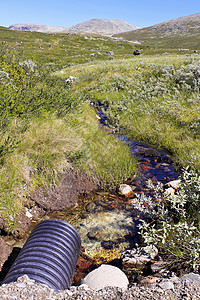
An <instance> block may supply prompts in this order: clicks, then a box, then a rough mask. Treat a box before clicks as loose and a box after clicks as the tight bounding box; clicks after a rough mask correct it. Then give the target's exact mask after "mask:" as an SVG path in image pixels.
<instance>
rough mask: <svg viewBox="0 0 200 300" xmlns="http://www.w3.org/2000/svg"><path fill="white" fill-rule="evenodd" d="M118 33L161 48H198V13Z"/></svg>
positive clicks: (199, 34)
mask: <svg viewBox="0 0 200 300" xmlns="http://www.w3.org/2000/svg"><path fill="white" fill-rule="evenodd" d="M118 35H119V36H121V37H123V38H125V39H127V40H132V41H139V42H144V43H148V44H150V45H152V46H155V45H156V46H157V47H161V48H162V47H163V48H176V47H177V48H181V47H184V48H185V47H186V48H190V49H191V48H194V49H195V48H197V49H200V13H198V14H194V15H190V16H186V17H181V18H177V19H173V20H169V21H165V22H163V23H160V24H156V25H154V26H150V27H146V28H142V29H138V30H136V31H135V30H134V31H131V32H126V33H122V34H118Z"/></svg>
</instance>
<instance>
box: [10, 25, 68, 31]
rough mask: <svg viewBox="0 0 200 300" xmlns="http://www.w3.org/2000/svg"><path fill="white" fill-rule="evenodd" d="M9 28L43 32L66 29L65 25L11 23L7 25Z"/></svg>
mask: <svg viewBox="0 0 200 300" xmlns="http://www.w3.org/2000/svg"><path fill="white" fill-rule="evenodd" d="M9 29H13V30H27V31H37V32H44V33H53V32H63V31H67V30H68V28H66V27H58V26H48V25H38V24H13V25H11V26H9Z"/></svg>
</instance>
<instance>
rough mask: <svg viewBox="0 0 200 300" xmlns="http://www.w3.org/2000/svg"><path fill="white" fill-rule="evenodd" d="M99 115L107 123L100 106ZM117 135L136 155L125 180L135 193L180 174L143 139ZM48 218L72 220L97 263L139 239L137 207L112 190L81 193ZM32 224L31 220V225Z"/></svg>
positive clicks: (112, 258) (21, 243)
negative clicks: (134, 165)
mask: <svg viewBox="0 0 200 300" xmlns="http://www.w3.org/2000/svg"><path fill="white" fill-rule="evenodd" d="M99 115H100V117H101V126H107V117H106V115H105V114H103V113H102V111H101V110H100V109H99ZM107 128H108V127H107ZM119 139H120V140H121V141H123V142H125V143H128V145H129V147H130V149H131V151H132V153H133V155H134V156H135V157H137V159H138V169H139V173H138V175H137V176H133V178H132V179H130V180H129V182H128V184H129V185H130V186H132V187H133V189H134V192H135V193H143V192H144V193H146V194H152V191H150V190H149V188H148V186H147V180H148V179H151V180H152V182H153V183H154V184H156V183H157V182H162V183H163V184H165V183H167V182H169V181H171V180H175V179H177V178H178V177H179V174H178V173H177V172H176V170H175V168H174V165H173V161H172V159H171V157H170V156H169V155H168V154H166V153H164V152H162V151H159V150H157V149H155V148H153V147H150V146H148V145H145V144H143V143H139V142H134V141H130V140H128V139H127V138H126V137H125V136H123V135H121V136H119ZM133 197H134V195H133ZM48 218H58V219H62V220H65V221H67V222H69V223H70V224H72V225H73V226H74V227H75V228H76V229H77V231H78V232H79V234H80V236H81V240H82V246H83V248H84V251H85V253H86V255H88V257H91V258H93V259H94V260H95V261H96V262H97V263H102V262H110V261H113V260H116V259H119V258H120V254H121V253H122V252H123V251H124V250H125V249H131V248H133V247H134V245H135V243H139V242H140V236H139V234H138V228H137V225H138V224H139V219H138V211H136V210H135V209H134V207H133V205H132V203H131V199H129V198H125V197H121V196H119V195H118V194H117V193H115V192H114V193H106V192H104V191H96V192H93V193H90V194H89V195H86V196H80V197H79V200H78V205H77V207H76V208H72V209H68V210H66V211H57V212H53V213H51V214H49V215H47V216H45V217H44V218H43V219H48ZM39 221H41V219H40V220H39ZM35 225H36V223H34V222H33V226H32V228H33V227H34V226H35ZM24 242H25V239H24V240H21V241H18V242H17V243H16V244H15V245H14V246H15V247H16V246H18V247H22V245H23V243H24Z"/></svg>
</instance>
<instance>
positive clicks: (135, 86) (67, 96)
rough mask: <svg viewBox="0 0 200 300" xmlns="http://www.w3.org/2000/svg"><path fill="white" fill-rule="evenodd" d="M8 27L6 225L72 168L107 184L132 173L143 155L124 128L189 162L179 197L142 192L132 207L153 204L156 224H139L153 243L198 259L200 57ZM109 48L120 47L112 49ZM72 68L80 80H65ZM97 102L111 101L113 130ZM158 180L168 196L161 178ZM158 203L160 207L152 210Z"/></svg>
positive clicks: (1, 134) (1, 79)
mask: <svg viewBox="0 0 200 300" xmlns="http://www.w3.org/2000/svg"><path fill="white" fill-rule="evenodd" d="M1 31H2V32H3V33H4V34H5V36H7V39H6V38H5V40H6V43H3V44H2V46H1V51H0V83H1V84H0V93H1V98H0V213H1V217H2V218H3V219H4V220H6V222H7V229H9V230H11V231H12V230H13V229H14V228H15V226H16V224H17V217H18V214H19V212H20V210H22V209H23V206H24V205H25V203H26V197H27V196H28V195H29V194H30V193H31V191H33V190H34V189H35V188H36V187H41V188H47V187H48V186H55V185H56V184H57V183H58V182H59V180H60V178H61V177H62V174H64V173H65V172H67V170H68V169H69V168H74V169H77V170H80V171H83V172H85V173H87V174H90V175H91V176H93V178H94V180H95V181H96V182H97V184H98V185H99V186H100V187H101V188H104V189H111V188H113V187H114V186H115V185H117V184H119V183H122V182H124V181H125V180H126V179H127V178H129V177H133V175H134V174H135V173H136V172H137V162H136V159H135V158H134V157H133V156H132V154H131V152H130V149H129V148H128V145H126V144H125V143H122V142H121V141H120V140H118V138H117V133H118V132H119V131H120V133H122V134H125V135H126V136H128V137H129V138H130V139H133V140H138V141H143V142H146V143H149V144H151V145H154V146H156V147H158V148H159V149H165V150H168V151H169V152H170V153H171V154H172V156H173V157H174V159H175V162H176V165H177V168H179V170H181V169H182V168H185V171H184V172H183V183H182V185H181V186H180V190H179V191H178V192H177V196H176V197H175V198H173V199H171V198H170V197H166V199H165V201H157V202H156V204H155V202H154V201H153V200H152V199H150V198H148V199H146V198H145V199H143V198H142V197H141V196H140V197H139V196H138V197H137V198H138V201H136V203H135V206H137V207H138V209H139V208H140V209H141V210H143V209H144V205H143V203H144V202H145V203H147V202H148V203H149V205H148V208H150V209H149V211H148V214H149V219H147V221H148V220H150V221H151V223H148V222H143V225H141V226H142V229H141V230H142V234H143V237H144V240H145V242H146V243H152V242H153V243H156V244H157V245H158V246H159V248H160V249H165V251H167V249H168V250H169V251H170V253H171V254H174V256H176V257H186V258H189V260H190V261H191V262H192V264H193V265H195V264H196V262H197V261H198V259H199V250H198V249H199V244H200V242H199V241H200V240H199V230H200V228H199V225H200V224H199V215H200V212H199V191H200V183H199V181H200V179H199V178H200V177H199V168H200V135H199V134H200V104H199V103H200V99H199V89H200V58H199V56H198V55H182V54H178V53H177V54H174V51H171V52H172V53H171V54H169V55H159V51H158V53H157V54H156V55H152V53H150V52H149V49H148V47H147V48H146V50H145V47H144V50H143V54H142V55H141V56H139V57H134V56H133V55H132V54H131V53H133V50H134V49H135V46H134V45H133V44H130V43H126V42H122V41H113V40H111V39H106V38H102V37H91V36H90V37H88V38H85V37H84V36H78V35H70V36H66V35H59V34H56V35H55V34H54V35H45V34H40V33H30V32H29V33H26V32H19V33H16V32H11V31H8V30H5V31H6V33H5V32H4V29H1ZM17 34H18V35H19V36H17ZM22 38H23V41H22V43H21V44H20V40H22ZM19 39H20V40H19ZM45 39H46V40H45ZM23 43H24V45H23ZM64 43H65V47H64V46H61V45H64ZM33 44H35V45H37V46H36V47H37V49H36V50H34V48H33ZM14 45H16V47H15V49H14ZM21 45H23V48H24V49H23V52H21V51H20V47H22V46H21ZM38 45H40V46H39V47H40V48H39V49H38ZM75 45H76V46H75ZM50 46H51V47H50ZM31 47H32V48H31ZM63 47H64V48H63ZM91 47H92V50H91ZM111 47H112V48H111ZM72 48H73V51H72ZM50 49H51V50H50ZM74 49H76V50H74ZM83 49H84V50H83ZM32 50H33V51H32ZM108 50H112V51H114V53H115V55H114V56H108V55H106V54H105V53H106V51H108ZM145 51H146V52H145ZM75 52H76V54H75ZM91 52H92V53H93V52H95V53H97V52H99V53H102V55H99V54H96V55H95V56H90V54H91ZM32 54H34V56H35V57H34V56H32ZM124 54H126V56H125V55H124ZM149 54H151V55H149ZM69 76H73V77H75V81H74V82H73V83H69V84H66V82H65V81H63V80H65V79H66V78H68V77H69ZM61 79H62V80H61ZM64 86H65V88H64ZM98 101H100V102H101V103H102V104H104V105H105V106H106V107H107V111H106V114H107V116H108V119H109V124H110V126H112V128H113V131H114V132H115V133H116V134H115V135H111V134H108V133H106V132H104V131H102V130H101V129H100V128H99V126H98V123H97V115H96V111H95V108H94V107H93V106H92V105H91V104H94V103H97V102H98ZM153 188H154V189H155V190H156V189H157V192H158V199H163V197H162V187H153ZM144 197H145V196H144ZM154 206H155V212H162V213H159V214H158V213H157V214H156V215H155V214H154V215H153V216H152V213H153V211H154V210H153V209H152V208H153V207H154ZM174 216H175V218H174ZM149 224H153V226H150V225H149ZM183 237H184V243H185V244H184V243H182V239H183ZM187 244H188V245H190V251H188V250H187V247H186V246H187ZM197 246H198V247H197ZM195 247H196V249H197V250H195Z"/></svg>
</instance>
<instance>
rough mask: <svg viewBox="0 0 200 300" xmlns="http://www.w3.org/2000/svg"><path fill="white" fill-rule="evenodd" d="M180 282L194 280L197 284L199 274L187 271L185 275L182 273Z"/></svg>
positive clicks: (199, 279) (199, 277)
mask: <svg viewBox="0 0 200 300" xmlns="http://www.w3.org/2000/svg"><path fill="white" fill-rule="evenodd" d="M179 280H180V281H181V282H185V281H186V280H187V281H189V282H195V283H197V284H198V285H200V275H199V274H195V273H189V274H186V275H183V276H182V277H181V278H180V279H179Z"/></svg>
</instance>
